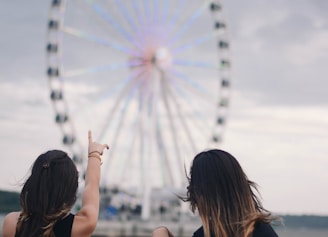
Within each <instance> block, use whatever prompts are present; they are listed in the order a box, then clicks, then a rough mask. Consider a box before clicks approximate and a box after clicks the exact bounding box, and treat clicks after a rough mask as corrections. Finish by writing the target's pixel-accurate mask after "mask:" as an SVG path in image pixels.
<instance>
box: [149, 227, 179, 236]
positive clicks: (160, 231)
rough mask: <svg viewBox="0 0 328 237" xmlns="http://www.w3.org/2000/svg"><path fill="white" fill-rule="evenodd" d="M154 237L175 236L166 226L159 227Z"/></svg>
mask: <svg viewBox="0 0 328 237" xmlns="http://www.w3.org/2000/svg"><path fill="white" fill-rule="evenodd" d="M152 237H174V236H173V234H172V233H171V232H170V231H169V229H168V228H166V227H165V226H160V227H157V228H156V229H155V230H154V231H153V233H152Z"/></svg>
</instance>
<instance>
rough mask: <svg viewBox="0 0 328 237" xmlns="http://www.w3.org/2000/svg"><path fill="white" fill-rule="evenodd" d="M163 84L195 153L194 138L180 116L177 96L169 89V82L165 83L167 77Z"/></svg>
mask: <svg viewBox="0 0 328 237" xmlns="http://www.w3.org/2000/svg"><path fill="white" fill-rule="evenodd" d="M165 84H166V88H167V92H168V96H169V97H171V101H172V102H173V104H174V106H175V110H176V111H177V114H178V118H179V119H180V122H181V125H182V128H183V130H184V132H185V134H186V136H187V138H188V140H189V143H190V144H191V147H192V149H193V151H194V152H195V153H196V151H197V149H196V145H195V142H194V139H193V138H192V136H191V133H190V129H189V128H188V124H187V123H186V120H185V118H183V116H182V113H181V106H180V104H179V102H178V98H177V97H176V96H175V95H174V94H173V92H172V91H171V87H170V85H169V83H167V79H165Z"/></svg>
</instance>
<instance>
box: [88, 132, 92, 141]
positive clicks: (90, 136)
mask: <svg viewBox="0 0 328 237" xmlns="http://www.w3.org/2000/svg"><path fill="white" fill-rule="evenodd" d="M88 138H89V143H91V142H92V134H91V131H90V130H89V131H88Z"/></svg>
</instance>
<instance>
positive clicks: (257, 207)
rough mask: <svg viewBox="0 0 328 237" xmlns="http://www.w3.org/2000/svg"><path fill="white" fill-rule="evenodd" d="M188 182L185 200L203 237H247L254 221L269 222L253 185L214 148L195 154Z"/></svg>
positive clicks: (230, 158)
mask: <svg viewBox="0 0 328 237" xmlns="http://www.w3.org/2000/svg"><path fill="white" fill-rule="evenodd" d="M188 181H189V185H188V187H187V197H186V198H185V199H184V201H189V202H190V205H191V208H192V211H193V212H194V211H195V210H196V209H197V210H198V212H199V215H200V217H201V219H202V222H203V227H204V232H205V236H206V237H210V236H211V235H214V236H222V237H228V236H236V237H246V236H250V235H251V233H252V231H253V229H254V224H255V222H256V221H262V222H266V223H268V222H270V221H271V214H270V213H269V212H268V211H266V210H265V209H264V208H263V207H262V204H261V202H260V200H259V198H258V197H257V196H256V195H255V193H254V192H253V190H255V191H257V188H256V184H255V183H254V182H252V181H250V180H248V178H247V176H246V174H245V173H244V171H243V170H242V168H241V166H240V165H239V163H238V161H237V160H236V159H235V158H234V157H233V156H232V155H231V154H229V153H228V152H225V151H222V150H217V149H213V150H208V151H204V152H201V153H199V154H198V155H196V157H195V158H194V160H193V163H192V166H191V168H190V174H189V177H188Z"/></svg>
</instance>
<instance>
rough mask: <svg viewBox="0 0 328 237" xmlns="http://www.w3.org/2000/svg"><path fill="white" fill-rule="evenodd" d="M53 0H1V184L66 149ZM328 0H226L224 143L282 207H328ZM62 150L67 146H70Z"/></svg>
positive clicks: (273, 206) (273, 205)
mask: <svg viewBox="0 0 328 237" xmlns="http://www.w3.org/2000/svg"><path fill="white" fill-rule="evenodd" d="M49 3H50V1H49V2H48V1H43V0H42V1H41V0H31V1H20V2H19V3H18V2H17V1H2V2H1V3H0V29H1V32H2V34H1V37H0V45H1V46H0V47H1V48H0V49H1V50H0V52H1V54H0V92H1V101H0V110H1V114H0V139H1V141H0V148H1V151H2V156H1V158H0V159H1V164H2V165H1V167H0V189H11V190H19V188H20V187H19V186H18V183H21V182H22V181H23V179H24V177H25V175H26V174H27V170H28V168H29V167H30V165H31V164H32V162H33V160H34V159H35V157H36V156H37V155H38V154H39V153H40V152H43V151H44V150H46V149H52V148H63V147H62V145H61V144H60V137H61V134H60V131H59V129H58V127H57V126H56V125H55V124H54V122H53V110H52V107H51V103H50V100H49V96H48V94H49V91H48V85H47V79H46V77H45V74H44V71H45V69H44V68H45V65H46V64H45V52H44V46H45V44H46V42H45V41H46V27H45V26H46V22H47V13H48V9H49ZM327 9H328V2H327V1H322V0H301V1H297V4H295V1H292V0H284V1H283V0H279V1H268V0H250V1H247V2H246V1H237V0H233V1H225V2H224V11H225V14H226V17H227V22H228V26H229V32H230V41H231V48H232V65H233V67H232V82H233V87H232V89H233V91H232V96H231V99H232V103H231V107H230V108H229V110H230V112H229V121H228V124H227V127H226V131H225V136H224V142H223V144H222V148H223V149H226V150H228V151H229V152H231V153H232V154H233V155H234V156H236V158H237V159H238V160H239V161H240V163H241V164H242V166H243V167H244V168H245V170H246V172H247V174H248V176H249V178H250V179H252V180H254V181H256V182H257V183H258V184H259V186H260V191H261V193H262V197H263V200H264V201H263V202H264V205H265V206H266V207H267V208H268V209H269V210H272V211H274V212H279V213H296V214H299V213H305V214H324V215H328V206H327V205H326V200H328V191H327V187H328V173H327V172H326V170H327V168H328V156H327V154H328V109H327V108H328V94H327V89H326V88H328V80H327V79H326V75H327V69H326V68H327V66H326V65H325V64H327V62H328V17H327V13H326V11H327ZM63 149H64V148H63Z"/></svg>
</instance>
